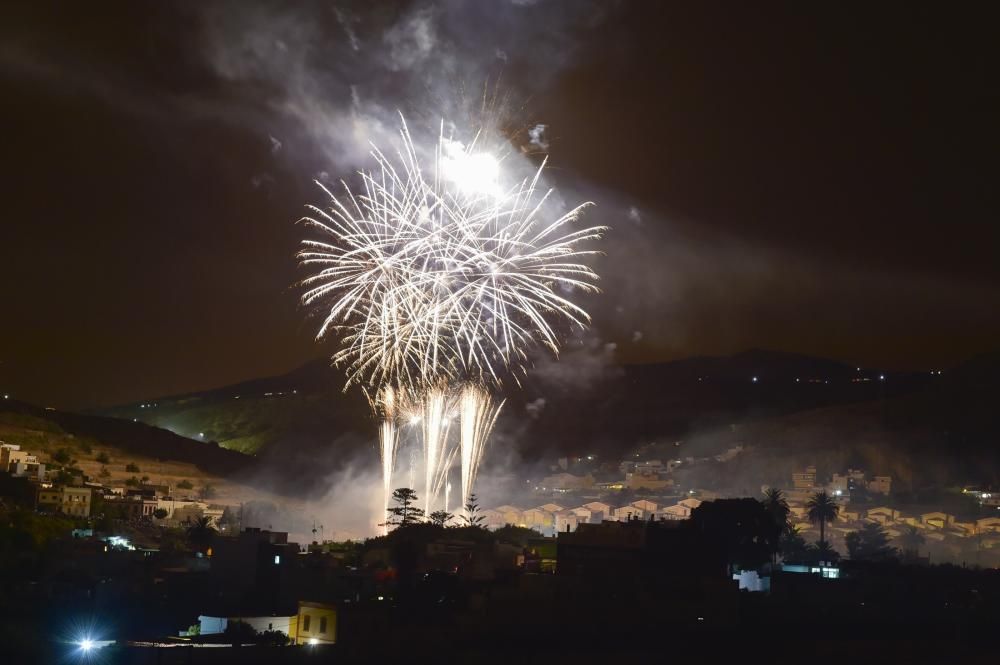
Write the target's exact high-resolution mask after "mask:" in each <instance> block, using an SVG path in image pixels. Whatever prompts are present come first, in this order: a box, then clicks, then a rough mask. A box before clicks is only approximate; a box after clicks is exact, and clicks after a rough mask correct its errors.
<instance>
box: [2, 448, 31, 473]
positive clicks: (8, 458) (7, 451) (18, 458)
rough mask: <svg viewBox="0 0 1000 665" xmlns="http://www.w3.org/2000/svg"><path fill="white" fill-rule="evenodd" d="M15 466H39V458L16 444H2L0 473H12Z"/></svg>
mask: <svg viewBox="0 0 1000 665" xmlns="http://www.w3.org/2000/svg"><path fill="white" fill-rule="evenodd" d="M15 464H38V457H36V456H35V455H32V454H31V453H29V452H28V451H26V450H21V446H19V445H18V444H16V443H0V471H10V469H11V467H12V466H14V465H15Z"/></svg>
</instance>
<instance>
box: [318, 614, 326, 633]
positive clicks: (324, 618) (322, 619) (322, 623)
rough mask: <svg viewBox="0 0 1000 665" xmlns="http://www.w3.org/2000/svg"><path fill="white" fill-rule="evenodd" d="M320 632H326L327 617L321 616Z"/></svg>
mask: <svg viewBox="0 0 1000 665" xmlns="http://www.w3.org/2000/svg"><path fill="white" fill-rule="evenodd" d="M319 632H321V633H325V632H326V617H320V618H319Z"/></svg>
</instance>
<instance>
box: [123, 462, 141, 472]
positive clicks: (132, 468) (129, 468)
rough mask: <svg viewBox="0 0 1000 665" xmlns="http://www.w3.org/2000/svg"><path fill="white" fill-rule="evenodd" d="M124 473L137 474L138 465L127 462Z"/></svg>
mask: <svg viewBox="0 0 1000 665" xmlns="http://www.w3.org/2000/svg"><path fill="white" fill-rule="evenodd" d="M125 471H127V472H128V473H139V465H138V464H136V463H135V462H129V463H128V464H126V465H125Z"/></svg>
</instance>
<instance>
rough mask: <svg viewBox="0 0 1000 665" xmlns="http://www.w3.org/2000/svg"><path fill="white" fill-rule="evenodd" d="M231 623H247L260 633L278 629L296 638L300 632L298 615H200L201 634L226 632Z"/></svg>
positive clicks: (199, 629)
mask: <svg viewBox="0 0 1000 665" xmlns="http://www.w3.org/2000/svg"><path fill="white" fill-rule="evenodd" d="M230 623H245V624H246V625H248V626H250V627H251V628H253V629H254V630H256V631H257V632H258V633H262V632H264V631H266V630H276V631H278V632H279V633H284V634H285V635H288V637H289V639H291V640H294V639H295V636H296V634H297V632H298V630H297V624H298V617H297V616H294V615H293V616H256V617H254V616H239V617H235V616H232V617H215V616H208V615H206V614H200V615H198V634H199V635H221V634H222V633H224V632H226V628H228V627H229V624H230Z"/></svg>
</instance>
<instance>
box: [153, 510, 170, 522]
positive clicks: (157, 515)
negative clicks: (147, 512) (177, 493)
mask: <svg viewBox="0 0 1000 665" xmlns="http://www.w3.org/2000/svg"><path fill="white" fill-rule="evenodd" d="M166 516H167V509H166V508H157V509H156V510H154V511H153V517H155V518H156V519H158V520H162V519H164V518H166Z"/></svg>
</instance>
